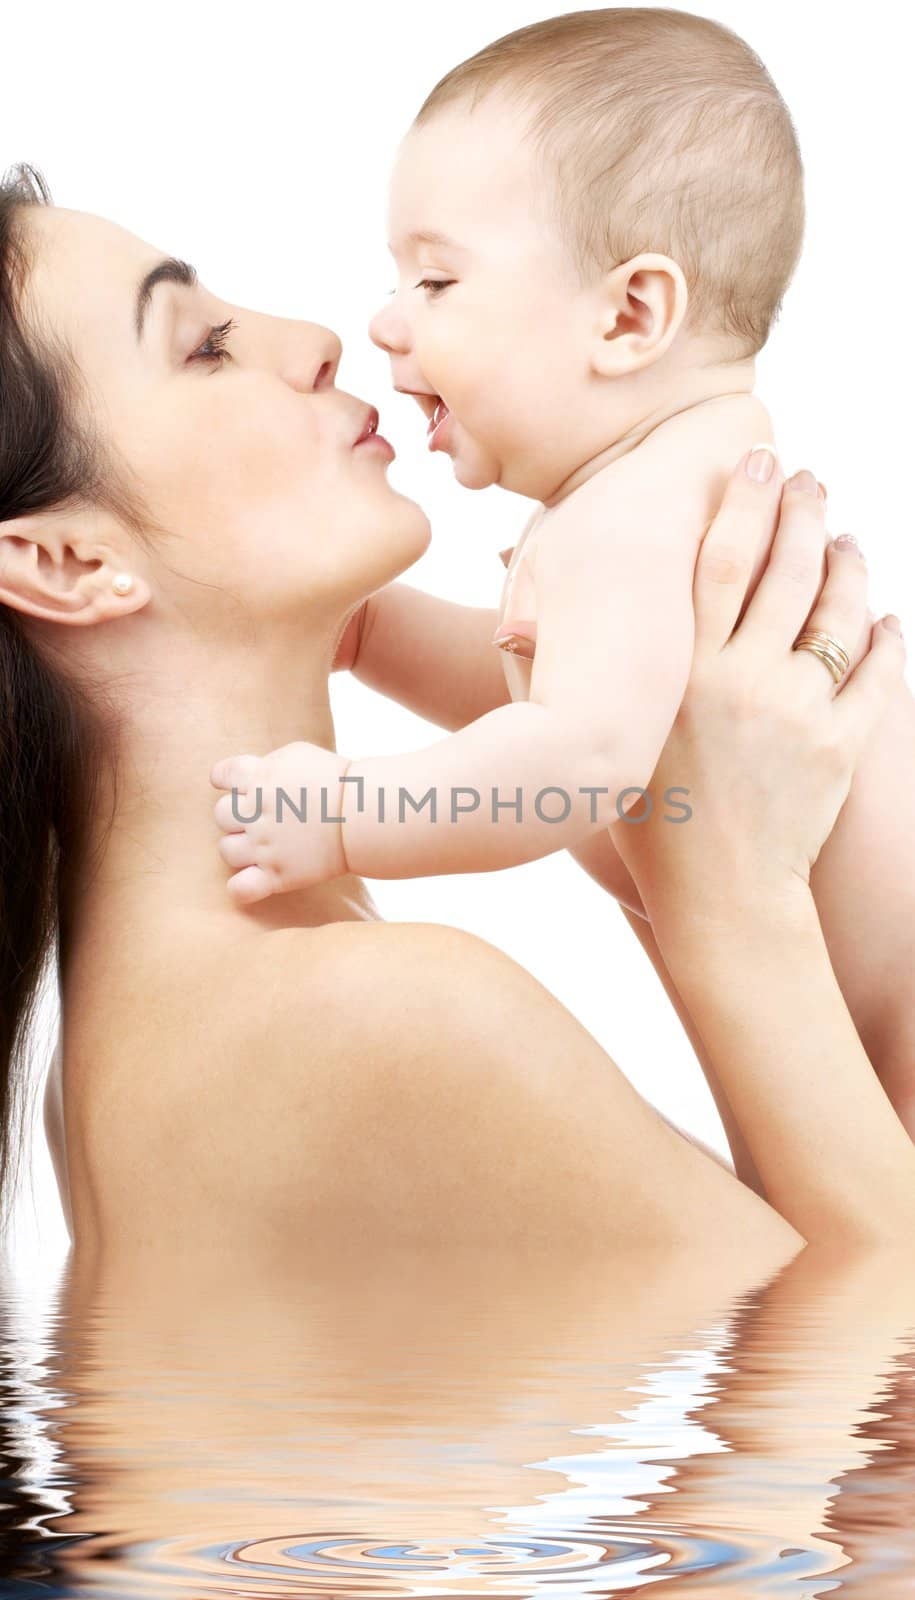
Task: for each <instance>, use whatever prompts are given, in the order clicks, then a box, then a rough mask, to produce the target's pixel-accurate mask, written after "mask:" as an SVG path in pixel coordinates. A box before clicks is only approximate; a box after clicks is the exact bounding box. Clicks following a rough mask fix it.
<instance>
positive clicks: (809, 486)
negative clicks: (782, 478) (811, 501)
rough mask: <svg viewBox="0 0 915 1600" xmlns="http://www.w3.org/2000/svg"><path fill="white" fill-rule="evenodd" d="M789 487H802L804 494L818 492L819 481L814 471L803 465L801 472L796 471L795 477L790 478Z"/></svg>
mask: <svg viewBox="0 0 915 1600" xmlns="http://www.w3.org/2000/svg"><path fill="white" fill-rule="evenodd" d="M788 488H789V489H800V490H801V491H802V492H803V493H804V494H816V492H817V481H816V478H815V477H814V476H813V473H812V472H808V471H807V468H806V467H802V468H801V470H800V472H796V473H795V474H794V477H793V478H789V479H788Z"/></svg>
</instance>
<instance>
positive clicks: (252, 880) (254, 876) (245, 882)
mask: <svg viewBox="0 0 915 1600" xmlns="http://www.w3.org/2000/svg"><path fill="white" fill-rule="evenodd" d="M226 889H227V891H228V893H229V894H230V895H231V897H232V899H233V900H234V901H235V903H236V905H240V906H250V905H254V903H255V901H257V900H266V898H267V896H268V895H270V894H272V893H273V886H272V884H271V882H270V879H269V878H268V876H267V874H266V872H264V871H263V869H262V868H261V867H245V869H244V871H243V872H236V873H235V874H234V876H233V877H231V878H229V880H228V882H227V883H226Z"/></svg>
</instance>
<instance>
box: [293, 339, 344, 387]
mask: <svg viewBox="0 0 915 1600" xmlns="http://www.w3.org/2000/svg"><path fill="white" fill-rule="evenodd" d="M295 326H296V336H295V338H294V339H290V341H289V344H288V346H287V350H286V357H285V361H284V369H285V370H284V372H283V376H284V378H285V379H286V382H287V383H288V384H290V385H291V386H292V388H293V389H300V390H301V391H302V392H303V393H304V394H310V393H311V392H312V391H313V390H315V389H332V388H333V386H334V379H335V378H336V376H337V368H338V367H339V365H340V357H341V355H342V354H343V346H342V344H341V343H340V340H339V339H338V338H337V335H336V334H335V333H333V332H332V331H331V329H330V328H322V327H319V326H318V325H317V324H315V323H304V324H303V323H301V322H299V323H296V325H295Z"/></svg>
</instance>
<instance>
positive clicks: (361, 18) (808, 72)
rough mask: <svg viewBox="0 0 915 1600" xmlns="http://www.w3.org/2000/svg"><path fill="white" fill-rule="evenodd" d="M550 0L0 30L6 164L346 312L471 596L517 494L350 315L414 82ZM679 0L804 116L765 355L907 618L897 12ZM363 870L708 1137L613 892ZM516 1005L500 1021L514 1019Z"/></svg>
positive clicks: (364, 373) (797, 429)
mask: <svg viewBox="0 0 915 1600" xmlns="http://www.w3.org/2000/svg"><path fill="white" fill-rule="evenodd" d="M560 8H561V0H559V5H557V4H556V3H555V0H554V3H552V4H550V3H547V4H543V3H538V0H487V4H485V5H477V4H467V3H463V4H461V5H450V6H443V5H430V4H429V3H428V0H389V3H387V4H386V5H383V6H377V5H373V6H369V5H365V4H354V3H352V0H350V3H348V4H345V5H338V6H328V7H326V8H321V9H319V8H318V7H317V6H311V5H305V4H298V5H294V4H286V5H282V4H277V3H276V0H261V3H260V4H258V5H256V6H251V5H245V6H240V5H232V4H226V3H224V0H223V3H219V4H216V3H214V0H204V3H199V0H196V3H195V0H190V3H185V4H182V5H176V4H173V3H171V0H164V3H161V0H160V3H156V4H152V5H144V6H127V5H123V4H117V5H114V4H107V3H100V0H96V3H91V0H82V3H81V4H79V5H77V6H70V5H67V6H61V7H59V8H58V7H57V6H52V5H50V4H47V3H45V4H42V3H40V0H38V3H36V0H33V3H32V4H30V5H29V6H28V7H26V6H20V7H18V8H17V10H16V12H15V13H13V12H12V11H11V9H10V8H5V11H4V16H3V20H2V32H0V51H2V57H3V74H2V91H0V163H2V164H3V165H7V164H9V163H11V162H13V161H16V160H28V161H30V162H32V163H34V164H36V165H38V166H39V167H41V168H42V169H43V171H44V173H45V176H46V177H47V179H48V181H49V183H50V185H51V189H52V192H53V195H54V198H55V200H56V201H57V202H58V204H61V205H64V206H69V207H73V208H76V209H80V210H86V211H94V212H98V213H100V214H101V215H103V216H107V217H110V218H112V219H114V220H115V221H117V222H119V223H121V224H122V225H123V226H125V227H128V228H130V229H132V230H133V231H134V232H135V233H137V234H139V235H140V236H141V237H142V238H144V239H146V240H148V241H149V242H150V243H152V244H155V245H157V246H159V247H161V249H162V250H163V251H166V252H170V253H175V254H178V255H180V256H182V257H184V258H185V259H187V260H190V261H192V262H194V264H195V265H196V266H197V268H198V270H199V272H200V276H201V279H202V281H203V282H204V283H205V284H206V285H208V286H209V287H211V288H212V289H213V290H214V291H215V292H217V293H218V294H220V295H221V296H224V297H226V298H227V299H229V300H230V301H232V302H234V303H236V304H239V305H243V306H244V305H248V306H255V307H258V308H260V309H263V310H266V311H273V312H276V313H278V314H282V315H286V316H297V317H303V318H307V319H310V320H315V321H320V322H323V323H326V324H329V325H330V326H331V327H333V328H335V329H336V330H337V331H338V332H339V333H340V335H341V337H342V339H343V344H344V358H343V363H342V366H341V369H340V376H339V379H338V382H339V384H340V386H341V387H342V388H345V389H348V390H349V391H351V392H352V393H355V394H358V395H360V396H361V397H363V398H366V399H370V400H372V401H374V402H375V403H376V404H378V405H379V407H380V409H381V419H382V420H381V427H382V431H383V432H384V433H385V434H386V435H387V436H388V437H389V438H390V439H391V440H392V441H393V443H394V445H395V446H396V449H397V452H398V460H397V461H396V462H395V464H394V466H393V467H392V468H391V469H390V476H391V481H392V482H393V483H394V484H395V485H396V486H398V487H401V488H403V489H405V490H406V491H407V492H408V493H409V494H411V495H413V496H414V497H415V498H417V499H419V500H420V501H421V503H422V504H423V505H424V506H425V507H426V508H427V510H428V511H429V513H430V515H431V517H432V523H433V529H434V538H433V542H432V545H431V547H430V549H429V551H428V553H427V554H426V555H425V556H424V557H423V559H422V561H420V562H419V563H418V565H417V566H416V567H415V568H413V570H412V572H411V573H410V574H409V581H411V582H414V583H417V584H419V585H423V586H425V587H426V588H428V589H430V590H432V591H435V592H436V593H440V594H445V595H450V596H453V597H454V598H456V599H460V600H464V601H467V602H473V603H477V604H485V605H494V604H495V603H496V600H497V597H498V592H499V585H500V582H501V577H502V567H501V564H500V563H499V560H498V556H497V552H498V550H499V549H501V548H502V547H503V546H505V545H507V544H510V543H511V542H513V539H514V537H515V535H516V534H517V532H518V529H519V527H520V525H521V523H522V522H523V520H524V518H525V516H526V514H527V510H528V506H529V503H528V502H526V501H520V500H513V499H512V498H511V497H509V496H507V495H505V494H503V493H502V492H501V491H500V490H498V489H491V490H488V491H486V492H485V493H483V494H476V495H471V494H470V493H468V492H467V491H465V490H462V489H460V488H459V487H458V486H457V485H456V484H455V483H454V482H453V480H452V478H451V476H450V468H449V466H448V462H447V459H446V458H445V457H443V456H441V455H439V456H435V457H429V456H428V455H427V453H426V452H425V447H424V438H423V432H424V422H423V419H422V418H421V417H420V416H419V413H418V411H417V410H416V408H415V406H414V403H413V402H412V401H410V400H408V399H406V398H405V397H402V396H399V395H393V394H391V393H390V392H389V389H388V376H387V363H386V359H385V357H384V356H383V355H382V354H381V352H379V351H377V350H375V348H374V347H373V346H372V345H371V344H370V343H369V341H368V339H367V336H366V332H365V329H366V323H367V321H368V318H369V315H370V313H371V312H372V311H373V310H374V309H375V307H376V306H377V304H378V303H379V302H380V300H381V299H382V297H383V295H384V294H385V292H386V291H387V290H388V289H389V288H391V287H393V283H394V275H393V271H392V267H391V264H390V261H389V258H388V256H387V253H386V249H385V227H384V205H385V186H386V179H387V173H388V169H389V165H390V161H391V158H392V155H393V153H394V150H395V148H396V145H397V143H398V141H399V139H400V137H401V136H402V134H403V133H404V132H405V130H406V127H407V126H408V124H409V122H410V120H411V118H412V116H413V114H414V113H415V111H416V110H417V108H418V106H419V104H420V102H421V100H422V99H423V97H424V96H425V94H426V93H427V92H428V90H429V89H430V88H431V86H432V85H433V83H434V82H435V81H436V80H437V79H438V78H439V77H440V76H441V75H442V73H444V72H445V71H446V70H447V69H448V68H449V67H451V66H453V65H454V64H455V63H456V62H457V61H459V60H461V59H463V58H465V57H466V56H468V55H470V54H472V53H473V52H474V51H475V50H477V49H479V48H480V46H482V45H483V44H485V43H487V42H488V41H489V40H490V39H493V38H495V37H496V36H497V35H499V34H502V33H506V32H508V31H510V30H511V29H513V28H516V27H520V26H522V25H523V24H524V23H526V22H531V21H534V20H536V19H538V18H540V17H546V16H549V15H552V14H553V13H554V12H555V11H556V10H557V9H560ZM689 9H692V10H695V11H699V12H702V13H703V14H706V15H708V16H712V17H715V18H717V19H718V20H719V21H722V22H724V23H727V24H728V25H730V26H731V27H733V28H735V29H736V30H737V31H738V32H739V33H741V34H742V35H743V36H744V37H745V38H746V39H747V40H748V41H749V42H750V43H751V44H752V45H753V47H754V48H755V49H756V50H757V51H758V52H759V54H760V55H761V56H762V58H763V60H764V61H765V63H766V65H767V66H768V67H769V70H770V71H771V73H772V75H773V77H774V78H775V81H776V83H777V84H778V86H779V88H780V89H781V91H782V93H783V95H784V96H785V98H786V100H787V102H788V105H789V107H790V108H791V111H792V113H793V115H794V119H795V122H796V125H797V128H798V132H799V136H800V142H801V149H802V153H803V156H804V160H805V165H806V169H807V201H808V224H807V237H806V244H805V251H804V256H803V260H802V263H801V266H800V268H799V271H798V274H797V276H796V278H795V281H794V284H793V286H792V288H791V290H790V291H789V294H788V298H787V302H786V305H785V309H784V312H783V315H782V318H781V321H780V323H779V325H778V326H777V328H776V330H775V332H774V334H773V336H772V338H771V340H770V342H769V345H768V346H767V348H766V350H765V351H764V352H763V354H762V356H761V357H760V359H759V366H758V370H759V384H758V388H759V392H760V394H761V395H762V397H763V399H764V400H765V401H766V402H767V404H768V405H769V407H770V410H771V412H772V414H773V416H774V419H775V424H776V430H777V438H778V441H779V445H780V449H781V453H782V459H783V461H784V463H785V466H786V468H787V470H788V471H793V470H794V469H795V468H796V467H798V466H802V465H806V466H810V467H812V468H813V470H814V471H815V472H816V474H817V476H818V477H820V478H821V479H822V480H823V481H824V482H825V483H826V484H827V486H828V489H829V499H830V519H829V523H830V531H831V532H832V533H833V534H837V533H840V532H842V531H853V532H855V533H856V535H857V536H858V538H859V540H860V541H861V543H862V544H863V546H864V548H865V552H866V554H867V556H868V560H869V564H870V570H871V575H872V605H873V607H874V609H875V610H876V611H877V613H878V614H879V613H880V612H881V611H883V610H895V611H897V612H898V613H899V615H900V616H901V617H902V621H903V626H904V628H905V627H906V625H907V631H908V633H909V634H910V636H911V637H912V639H913V640H915V582H913V579H915V568H913V560H912V550H911V531H912V530H911V513H910V499H909V473H910V469H911V459H912V454H913V448H912V437H911V407H910V384H911V376H912V357H913V339H912V328H911V306H912V295H911V290H910V274H911V267H912V245H913V230H912V225H911V220H910V214H911V174H910V170H909V168H910V160H911V154H912V114H911V105H912V85H911V81H910V70H909V53H908V50H907V49H906V48H905V47H904V41H903V36H902V32H901V29H902V25H903V23H902V14H901V12H900V11H899V10H898V9H897V8H896V7H894V6H890V5H888V4H885V3H877V4H874V3H871V4H870V5H868V6H867V7H866V9H864V10H860V9H859V8H857V7H854V8H852V7H839V6H835V5H832V4H829V5H827V4H822V5H821V4H797V3H795V4H784V3H783V0H777V3H773V0H768V3H765V4H763V3H762V0H717V3H715V4H713V5H705V4H702V3H699V0H697V3H696V4H694V5H692V6H691V7H690V8H689ZM910 649H911V646H910ZM913 670H915V669H913V668H911V667H910V669H909V674H908V676H909V682H910V683H913V684H915V676H913ZM333 696H334V703H335V707H336V712H337V732H338V744H339V748H340V749H341V750H343V751H345V752H347V753H350V754H370V753H372V752H374V751H376V750H377V751H380V750H389V751H390V750H396V749H400V748H404V749H409V748H413V747H415V746H416V745H417V744H419V743H421V742H423V740H424V739H427V738H428V739H429V740H430V741H431V739H432V738H434V737H439V732H438V730H433V729H432V728H431V727H429V726H428V725H427V724H425V723H422V722H420V721H418V720H417V719H415V718H413V717H411V716H410V715H409V714H408V713H406V712H405V711H402V710H401V709H400V708H398V707H395V706H392V705H389V704H387V703H386V702H384V701H382V700H380V699H378V698H376V697H374V696H372V695H370V694H369V692H368V691H367V690H365V689H363V688H362V687H361V686H360V685H358V684H356V683H354V682H351V681H349V680H345V679H342V678H338V679H337V680H335V683H334V689H333ZM373 892H375V894H376V899H377V901H378V903H379V905H380V907H381V910H382V912H383V913H384V914H385V915H387V916H388V917H391V918H396V919H407V920H421V921H433V922H444V923H454V924H456V925H458V926H460V927H463V928H467V929H470V930H472V931H473V932H475V933H477V934H479V935H481V936H483V937H484V938H486V939H489V940H491V941H492V942H493V943H494V944H496V945H499V946H501V947H502V948H504V949H505V950H507V951H509V952H510V954H511V955H513V956H514V957H515V958H516V959H517V960H518V961H520V962H522V963H523V964H524V965H525V966H527V967H528V968H529V969H530V970H531V971H532V972H533V973H535V974H536V976H537V977H538V978H539V979H540V980H541V981H542V982H543V983H545V984H546V985H547V986H548V987H549V988H550V989H552V990H553V992H554V993H555V994H556V995H558V996H559V998H560V999H561V1000H562V1001H563V1002H564V1003H565V1004H566V1005H567V1006H568V1007H569V1009H570V1010H571V1011H572V1012H574V1014H575V1015H576V1016H577V1017H579V1018H580V1019H581V1020H582V1021H583V1022H584V1024H585V1025H586V1026H587V1027H588V1028H589V1029H590V1030H591V1031H592V1032H593V1033H594V1034H595V1036H596V1037H597V1038H598V1039H599V1040H600V1041H601V1043H602V1044H603V1045H604V1046H605V1048H606V1049H607V1050H608V1051H609V1053H610V1054H611V1055H612V1056H613V1057H614V1059H615V1060H616V1061H618V1062H619V1064H620V1065H621V1066H622V1067H623V1069H624V1070H625V1071H626V1072H627V1073H628V1074H629V1075H630V1077H631V1078H632V1079H633V1081H634V1082H635V1083H636V1085H637V1086H638V1088H639V1089H640V1090H642V1091H643V1092H644V1093H645V1094H646V1095H648V1096H649V1097H650V1098H651V1099H652V1100H653V1101H655V1102H656V1103H657V1104H659V1105H660V1106H662V1107H663V1109H664V1110H665V1111H666V1112H667V1113H668V1114H669V1115H670V1116H672V1117H674V1118H675V1119H676V1120H677V1121H679V1122H680V1123H681V1125H682V1126H684V1127H686V1128H688V1129H689V1130H690V1131H693V1132H695V1133H697V1134H698V1135H699V1136H700V1137H703V1138H706V1139H708V1140H710V1141H711V1142H713V1143H714V1144H716V1145H717V1146H718V1147H719V1148H723V1141H722V1139H721V1133H720V1128H719V1125H718V1122H717V1118H716V1115H715V1112H714V1108H713V1106H712V1103H711V1100H710V1097H709V1096H708V1094H707V1092H706V1090H705V1087H704V1083H703V1081H702V1079H701V1075H700V1073H699V1070H698V1067H697V1066H696V1064H695V1061H694V1059H693V1056H692V1052H691V1050H690V1048H689V1046H688V1044H687V1042H686V1040H685V1038H684V1037H683V1036H682V1034H681V1032H680V1029H679V1025H678V1023H677V1021H676V1018H675V1017H674V1015H673V1013H672V1012H671V1011H670V1008H669V1006H668V1004H667V1001H666V997H665V995H664V993H663V990H662V989H661V986H660V984H659V982H658V981H657V979H656V978H655V975H654V972H653V970H652V968H651V966H650V964H649V962H648V960H647V958H646V957H645V956H644V955H643V953H642V951H641V948H640V947H639V946H638V945H637V944H636V942H635V939H634V937H633V936H632V934H631V933H630V931H629V929H628V927H627V925H626V923H625V921H624V919H623V917H622V915H621V913H620V912H619V911H618V910H617V909H616V907H615V906H614V904H613V903H612V902H611V901H610V900H609V899H607V897H606V896H604V895H603V894H602V893H601V892H600V891H599V890H598V889H597V887H596V886H595V885H593V884H592V883H591V881H590V880H589V879H587V878H586V877H585V876H584V874H582V873H581V872H579V871H578V869H577V868H576V867H575V866H574V865H573V864H572V863H571V862H570V861H569V860H568V859H567V858H565V857H563V856H555V857H552V858H550V859H547V860H545V861H542V862H537V863H533V864H531V865H529V866H526V867H521V868H518V869H516V870H515V871H513V872H511V873H502V874H494V875H487V874H481V875H479V876H476V877H465V878H460V877H452V878H437V879H430V880H426V881H424V882H422V881H420V882H405V883H379V884H377V885H374V886H373ZM353 988H354V993H358V988H359V973H358V972H357V971H354V972H353ZM468 998H469V999H470V998H471V997H468ZM213 1003H214V1004H218V996H214V997H213ZM51 1020H52V1019H50V1018H49V1022H50V1021H51ZM142 1025H143V1023H142V1018H140V1017H138V1018H137V1026H138V1027H142ZM511 1028H512V1018H511V1017H510V1016H506V1017H505V1030H506V1034H507V1035H509V1036H510V1034H511ZM35 1154H36V1161H35V1182H34V1196H35V1198H34V1205H33V1204H32V1203H31V1202H30V1200H29V1198H28V1196H27V1197H26V1199H25V1202H24V1204H23V1206H22V1207H21V1215H20V1223H19V1228H18V1231H17V1246H18V1251H19V1254H20V1256H21V1257H23V1258H24V1257H25V1256H26V1255H27V1256H28V1257H30V1258H33V1259H34V1252H35V1251H36V1250H37V1249H39V1248H40V1249H41V1251H42V1259H43V1260H45V1261H48V1262H52V1261H54V1260H55V1259H56V1258H57V1257H59V1254H60V1252H61V1250H62V1249H63V1248H64V1247H65V1244H66V1234H65V1232H64V1230H63V1226H62V1220H61V1217H60V1213H59V1208H58V1205H57V1200H56V1190H55V1188H54V1185H53V1179H52V1177H51V1174H50V1170H49V1166H48V1162H47V1157H46V1152H45V1151H44V1148H43V1141H41V1140H40V1139H39V1140H38V1142H37V1146H36V1152H35Z"/></svg>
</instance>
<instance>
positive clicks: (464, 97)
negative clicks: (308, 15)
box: [415, 7, 804, 358]
mask: <svg viewBox="0 0 915 1600" xmlns="http://www.w3.org/2000/svg"><path fill="white" fill-rule="evenodd" d="M493 93H499V94H501V95H505V96H508V97H509V98H510V99H511V100H514V101H516V102H518V103H520V105H521V106H522V107H523V108H524V109H525V111H529V112H530V132H531V136H532V138H533V140H534V143H535V148H536V151H537V154H538V155H539V156H540V157H541V158H542V159H543V160H544V163H545V167H546V171H547V172H548V173H549V175H550V176H551V178H552V179H553V182H554V186H555V198H556V206H557V217H558V221H559V223H560V226H561V228H562V230H563V233H564V235H565V237H566V239H567V241H568V244H569V246H570V249H571V251H572V254H573V256H574V258H575V261H576V263H577V266H578V269H579V271H580V272H581V274H582V276H583V277H584V278H585V279H587V278H589V277H590V276H592V275H593V274H594V273H595V272H604V271H606V270H607V268H608V267H611V266H613V265H615V264H616V263H618V262H622V261H629V260H631V259H632V258H633V257H634V256H636V255H639V254H640V253H641V252H642V251H646V250H650V251H658V252H660V253H661V254H663V255H667V256H671V257H673V259H674V260H675V261H677V262H678V263H679V265H680V267H681V269H682V271H683V275H684V277H685V279H686V283H687V287H688V290H689V309H688V312H687V323H688V325H689V326H690V327H691V328H692V329H694V330H696V331H698V330H700V329H701V330H702V331H714V332H715V333H716V334H720V335H721V336H723V338H724V340H725V341H726V342H727V344H728V346H729V352H730V354H731V355H732V356H734V357H735V358H736V357H740V356H749V355H754V354H755V353H756V351H757V350H759V349H761V347H762V346H763V345H764V344H765V342H766V339H767V338H768V336H769V332H770V329H771V325H772V322H773V319H774V318H775V316H776V314H777V312H778V309H779V307H780V305H781V301H782V297H783V295H784V293H785V290H786V288H787V287H788V284H789V282H790V280H791V276H792V273H793V272H794V268H795V266H796V264H797V259H798V256H799V254H800V248H801V240H802V237H803V231H804V195H803V177H804V171H803V166H802V164H801V156H800V150H799V149H798V142H797V136H796V133H795V130H794V125H793V123H792V120H791V116H790V114H789V112H788V108H787V106H786V105H785V103H784V101H783V100H782V97H781V95H780V94H779V92H778V90H777V89H776V87H775V84H774V83H773V82H772V79H771V78H770V76H769V74H768V72H767V71H766V68H765V67H764V66H763V64H762V62H761V61H760V59H759V57H758V56H757V55H756V54H755V53H754V51H752V50H751V49H750V47H749V45H747V44H745V43H744V41H743V40H742V39H740V38H739V37H738V36H737V34H735V33H732V32H731V30H730V29H729V28H725V27H722V26H721V24H719V23H717V22H712V21H710V20H709V19H708V18H706V17H697V16H693V15H692V14H691V13H689V12H685V11H670V10H658V9H655V8H648V7H644V8H642V7H639V8H629V7H626V8H613V9H609V10H601V11H574V12H570V13H569V14H568V15H566V16H562V17H551V18H550V19H549V20H548V21H546V22H537V23H534V24H533V25H532V26H530V27H527V28H519V29H518V31H517V32H515V33H509V34H506V35H505V36H504V38H501V39H497V40H496V41H495V42H494V43H493V44H490V45H487V46H486V48H485V49H483V50H480V51H478V53H477V54H476V55H475V56H471V57H470V58H469V60H467V61H463V62H461V64H460V65H459V66H457V67H455V68H453V70H452V71H451V72H449V73H447V74H446V75H445V77H444V78H442V79H441V81H440V82H439V83H437V84H436V86H435V88H434V89H433V90H432V93H431V94H430V95H428V97H427V98H426V100H425V101H424V103H423V105H422V106H421V107H420V110H419V113H418V115H417V117H416V119H415V125H419V124H422V123H424V122H428V121H429V120H430V119H431V118H432V117H433V116H434V115H435V114H436V113H437V112H439V111H441V110H442V109H443V108H444V107H446V106H450V105H453V104H456V103H463V102H466V103H467V104H468V106H469V107H470V108H472V107H474V106H476V105H477V104H478V103H479V102H480V101H481V100H483V99H485V98H486V97H487V96H488V95H490V94H493Z"/></svg>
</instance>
